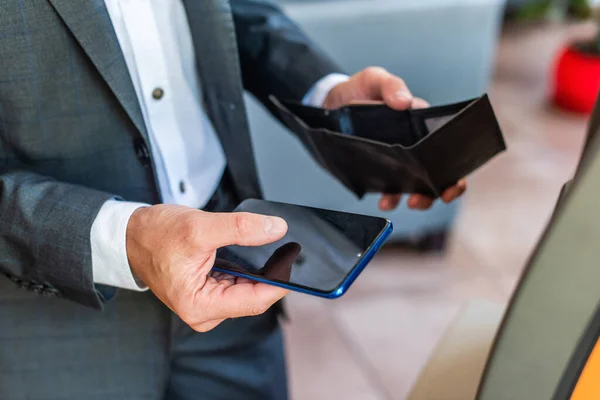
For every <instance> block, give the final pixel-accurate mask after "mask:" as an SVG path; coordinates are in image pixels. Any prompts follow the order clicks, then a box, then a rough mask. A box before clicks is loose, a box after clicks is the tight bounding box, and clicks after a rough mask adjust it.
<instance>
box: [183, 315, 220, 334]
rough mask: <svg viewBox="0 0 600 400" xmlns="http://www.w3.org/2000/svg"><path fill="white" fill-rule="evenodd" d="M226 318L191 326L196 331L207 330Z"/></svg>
mask: <svg viewBox="0 0 600 400" xmlns="http://www.w3.org/2000/svg"><path fill="white" fill-rule="evenodd" d="M225 319H226V318H222V319H214V320H212V321H206V322H203V323H201V324H198V325H194V326H192V327H191V328H192V329H193V330H195V331H196V332H208V331H210V330H213V329H215V328H216V327H217V326H218V325H219V324H221V323H222V322H223V321H225Z"/></svg>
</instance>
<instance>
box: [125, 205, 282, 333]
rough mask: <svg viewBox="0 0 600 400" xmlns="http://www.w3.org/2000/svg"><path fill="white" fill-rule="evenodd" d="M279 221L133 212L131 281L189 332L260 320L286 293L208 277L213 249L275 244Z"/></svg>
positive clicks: (163, 209) (167, 209) (183, 210)
mask: <svg viewBox="0 0 600 400" xmlns="http://www.w3.org/2000/svg"><path fill="white" fill-rule="evenodd" d="M286 232H287V224H286V223H285V221H284V220H283V219H281V218H277V217H268V216H262V215H257V214H249V213H223V214H220V213H208V212H203V211H198V210H195V209H192V208H188V207H183V206H174V205H162V204H161V205H156V206H152V207H145V208H140V209H138V210H136V211H135V212H134V213H133V215H132V216H131V218H130V220H129V223H128V225H127V258H128V260H129V265H130V266H131V270H132V272H133V273H134V275H135V276H136V277H137V278H138V279H140V280H142V281H143V282H144V284H146V285H147V286H148V287H149V288H150V290H152V291H153V292H154V294H155V295H156V296H157V297H158V298H159V299H160V300H161V301H162V302H164V303H165V304H166V305H167V306H168V307H169V308H170V309H171V310H173V312H175V313H176V314H177V315H179V317H180V318H181V319H182V320H183V321H184V322H186V323H187V324H188V325H189V326H190V327H192V328H193V329H194V330H196V331H199V332H205V331H208V330H211V329H213V328H214V327H215V326H217V325H218V324H220V323H221V322H222V321H224V320H225V319H227V318H236V317H244V316H251V315H258V314H262V313H263V312H265V311H266V310H268V309H269V307H271V306H272V305H273V304H274V303H275V302H277V301H278V300H280V299H281V298H282V297H283V296H285V295H286V294H287V290H285V289H281V288H278V287H275V286H271V285H266V284H263V283H257V282H253V281H250V280H248V279H243V278H235V277H232V276H230V275H225V274H215V275H214V276H211V275H210V271H211V268H212V267H213V264H214V261H215V255H216V249H218V248H220V247H223V246H227V245H232V244H237V245H241V246H260V245H264V244H267V243H271V242H274V241H277V240H279V239H281V238H282V237H283V236H284V235H285V233H286Z"/></svg>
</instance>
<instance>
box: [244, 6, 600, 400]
mask: <svg viewBox="0 0 600 400" xmlns="http://www.w3.org/2000/svg"><path fill="white" fill-rule="evenodd" d="M281 4H282V5H283V7H284V8H285V10H286V11H287V13H288V14H289V15H290V16H291V17H292V18H293V19H295V20H296V21H297V22H298V23H299V24H300V25H301V26H302V27H303V28H304V29H305V30H306V31H307V32H308V33H309V34H310V35H311V36H312V37H313V38H314V40H315V41H316V42H317V43H319V44H320V45H321V46H322V47H323V48H324V49H325V50H327V51H328V52H329V54H331V55H332V56H333V57H334V58H336V59H337V61H338V62H339V63H340V64H341V65H342V66H343V67H344V68H346V70H347V72H349V73H354V72H357V71H359V70H361V69H362V68H364V67H367V66H369V65H380V66H383V67H385V68H387V69H388V70H389V71H391V72H394V73H396V74H398V75H399V76H401V77H402V78H404V79H405V80H406V82H407V83H408V85H409V87H410V88H411V90H412V92H413V94H415V95H416V96H419V97H423V98H425V99H427V100H429V101H430V102H431V103H432V104H434V105H438V104H444V103H451V102H458V101H462V100H465V99H468V98H472V97H477V96H480V95H482V94H483V93H489V95H490V98H491V101H492V105H493V107H494V109H495V112H496V115H497V117H498V119H499V122H500V125H501V127H502V130H503V133H504V135H505V138H506V140H507V146H508V151H507V152H505V153H504V154H502V155H500V156H498V157H497V158H495V159H494V160H493V161H492V162H490V163H488V164H487V165H485V166H484V167H483V168H481V169H480V170H478V171H477V172H476V173H475V174H473V175H472V176H471V177H470V179H469V190H468V193H467V194H466V195H465V196H464V198H463V199H462V200H461V201H458V202H455V203H453V204H452V205H444V204H441V203H440V204H436V205H435V206H434V207H433V209H432V210H430V211H427V212H420V211H409V210H407V208H406V206H404V205H403V206H401V207H400V209H399V210H397V211H395V212H393V213H381V212H380V211H378V210H377V197H375V196H372V197H367V198H366V199H364V200H362V201H358V200H356V198H355V197H354V196H353V195H352V194H350V193H349V192H348V191H346V190H345V189H344V188H343V187H342V186H341V185H340V184H339V183H337V182H336V181H335V180H333V179H332V178H331V177H330V176H328V175H327V174H326V173H325V172H323V171H322V170H321V169H320V168H319V167H317V166H316V164H314V163H313V162H312V161H311V159H310V157H309V156H308V155H307V153H306V152H305V151H304V150H303V148H302V147H301V145H300V144H299V143H298V142H297V141H296V140H295V139H294V138H293V136H292V135H291V134H289V133H288V132H286V131H285V130H284V129H283V128H282V127H281V126H280V125H278V123H277V122H274V121H273V120H272V118H270V117H269V116H268V115H267V114H266V112H265V111H264V110H263V109H262V108H261V107H260V106H258V105H257V104H256V103H254V102H253V100H252V99H250V98H248V99H247V101H248V107H249V111H250V120H251V125H252V130H253V135H254V140H255V142H256V146H255V148H256V152H257V153H258V154H257V155H258V157H257V159H258V162H259V171H260V174H261V179H262V181H263V184H264V186H265V192H266V196H267V198H268V199H270V200H276V201H284V202H291V203H296V204H304V205H309V206H317V207H325V208H334V209H341V210H346V211H351V212H358V213H364V214H376V215H384V216H386V217H387V218H390V219H391V220H392V221H393V223H394V227H395V233H394V236H393V238H392V240H391V241H390V243H389V244H388V245H387V246H386V248H384V250H383V251H382V252H381V253H380V254H379V255H378V256H377V257H376V258H375V259H374V261H373V262H372V263H371V264H370V265H369V266H368V267H367V269H366V270H365V272H364V273H363V274H362V275H361V277H360V278H359V279H358V280H357V282H356V283H355V284H354V286H353V288H352V289H351V290H350V291H349V292H348V294H347V295H345V296H344V297H342V298H341V299H339V300H335V301H328V300H318V299H316V298H312V297H310V296H305V295H296V294H292V295H290V297H289V301H288V303H289V311H290V319H291V320H290V322H289V323H288V324H287V325H286V331H287V342H288V352H289V356H290V357H289V373H290V379H291V389H292V398H293V399H295V400H305V399H306V400H309V399H310V400H313V399H326V398H330V397H332V396H335V397H336V398H342V399H347V400H352V399H360V400H392V399H394V400H397V399H398V400H399V399H405V398H406V397H407V395H408V393H409V391H410V389H411V386H412V385H413V383H414V381H415V379H416V378H417V376H418V374H419V371H420V369H421V368H422V367H423V366H424V364H425V362H426V361H427V359H428V357H429V355H430V354H431V352H432V351H433V349H434V347H435V345H436V343H437V342H438V340H439V339H440V337H441V335H442V334H443V332H444V330H445V329H446V328H447V327H448V325H449V324H450V322H451V321H452V319H453V318H454V317H455V315H456V314H457V313H458V312H459V310H460V309H461V307H462V305H463V304H464V303H465V302H466V301H468V300H469V299H472V298H484V299H489V300H492V301H495V302H500V303H506V302H507V301H508V299H509V297H510V295H511V292H512V290H513V288H514V286H515V283H516V282H517V280H518V278H519V275H520V273H521V270H522V268H523V266H524V263H525V262H526V259H527V257H528V255H529V254H530V252H531V250H532V249H533V247H534V245H535V243H536V241H537V239H538V237H539V235H540V233H541V232H542V229H543V228H544V226H545V223H546V221H547V220H548V218H549V216H550V213H551V211H552V209H553V207H554V204H555V201H556V198H557V196H558V193H559V190H560V188H561V186H562V185H563V183H564V182H565V181H567V180H569V179H570V178H571V175H572V173H573V171H574V168H575V166H576V163H577V161H578V157H579V153H580V149H581V145H582V140H583V138H584V135H585V131H586V126H587V121H588V118H589V111H590V108H591V104H592V103H593V100H594V99H595V96H596V92H597V90H598V84H599V82H600V40H599V39H600V36H598V37H596V32H597V24H596V22H595V21H597V20H598V19H597V18H594V14H595V10H596V9H597V8H598V7H600V0H558V1H554V0H553V1H549V0H548V1H538V0H508V1H504V0H281ZM473 134H474V135H476V134H477V133H476V132H473ZM290 180H293V181H294V183H295V184H294V185H293V187H290V185H288V184H287V183H288V182H289V181H290ZM281 188H285V191H282V189H281ZM324 370H326V371H328V372H327V374H324V373H323V372H322V371H324Z"/></svg>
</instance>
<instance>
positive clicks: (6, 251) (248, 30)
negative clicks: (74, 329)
mask: <svg viewBox="0 0 600 400" xmlns="http://www.w3.org/2000/svg"><path fill="white" fill-rule="evenodd" d="M184 4H185V7H186V10H187V15H188V19H189V23H190V28H191V33H192V37H193V41H194V46H195V51H196V56H197V58H198V73H199V76H200V79H201V81H202V83H203V96H204V100H205V107H206V110H207V113H208V114H209V117H210V118H211V120H212V122H213V124H214V126H215V129H216V131H217V133H218V135H219V136H220V139H221V142H222V144H223V147H224V151H225V153H226V156H227V160H228V170H229V172H230V174H231V176H232V178H233V182H234V184H235V187H236V190H237V195H238V197H239V198H240V199H243V198H247V197H260V196H261V191H260V187H259V182H258V178H257V174H256V169H255V165H254V160H253V151H252V143H251V141H250V136H249V132H248V124H247V120H246V114H245V109H244V102H243V98H242V90H243V88H244V87H245V88H246V89H248V90H250V91H251V92H252V93H253V94H254V95H255V96H256V97H258V98H259V99H260V100H263V101H264V102H266V99H267V96H268V95H269V94H274V95H276V96H279V97H285V98H290V99H296V100H299V99H300V98H301V96H302V95H303V94H305V93H306V91H307V90H308V89H309V88H310V87H311V86H312V85H313V84H314V83H315V82H316V81H317V80H318V79H319V78H321V77H322V76H324V75H326V74H328V73H331V72H337V71H338V70H339V69H338V68H337V67H336V66H335V65H334V63H332V62H331V61H330V60H329V59H327V58H326V57H325V56H324V55H323V54H321V53H320V52H319V51H318V50H317V49H316V48H315V46H314V45H313V44H312V43H311V42H310V41H309V40H308V39H307V38H306V37H305V36H304V35H303V34H302V32H301V31H300V30H298V28H297V27H296V26H294V24H293V23H292V22H291V21H289V20H288V19H287V18H286V17H285V16H284V15H283V14H282V13H281V12H280V11H279V10H278V9H277V7H275V6H273V5H272V4H270V3H268V2H266V1H260V0H232V1H231V4H230V2H229V1H228V0H184ZM236 34H237V37H238V39H239V40H238V41H237V42H236ZM150 154H151V153H150V151H149V149H148V137H147V131H146V127H145V126H144V121H143V118H142V113H141V111H140V107H139V105H138V102H137V99H136V95H135V92H134V88H133V86H132V83H131V81H130V78H129V74H128V71H127V67H126V64H125V61H124V59H123V56H122V53H121V51H120V48H119V44H118V41H117V39H116V36H115V33H114V31H113V29H112V26H111V23H110V19H109V17H108V14H107V11H106V8H105V6H104V1H103V0H49V1H45V0H44V1H42V0H5V1H2V2H0V273H2V274H3V275H5V276H6V277H7V278H8V279H9V280H10V281H12V282H14V283H15V284H16V285H17V286H20V287H22V288H25V289H29V290H31V291H33V292H36V293H37V294H39V295H47V296H52V297H66V298H67V299H69V300H71V301H74V302H77V303H80V304H83V305H86V306H90V307H93V308H96V309H100V308H102V305H103V302H104V301H105V300H106V299H107V297H111V296H112V293H111V291H108V290H102V289H103V288H98V287H96V286H94V284H93V282H92V270H91V257H90V228H91V224H92V222H93V221H94V219H95V217H96V214H97V212H98V210H99V208H100V207H101V206H102V204H103V203H104V202H105V201H106V200H107V199H110V198H117V199H124V200H131V201H143V202H150V203H157V202H160V198H159V195H158V192H157V188H156V181H155V177H154V173H153V164H152V160H151V158H150ZM104 289H106V288H104ZM5 292H6V291H5ZM1 302H2V298H1V296H0V303H1Z"/></svg>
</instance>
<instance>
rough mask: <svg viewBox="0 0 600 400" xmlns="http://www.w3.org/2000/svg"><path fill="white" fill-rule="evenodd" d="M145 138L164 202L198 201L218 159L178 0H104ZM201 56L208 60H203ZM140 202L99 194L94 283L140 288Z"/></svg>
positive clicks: (210, 189) (314, 100) (321, 92)
mask: <svg viewBox="0 0 600 400" xmlns="http://www.w3.org/2000/svg"><path fill="white" fill-rule="evenodd" d="M105 4H106V8H107V10H108V14H109V16H110V19H111V21H112V24H113V27H114V30H115V33H116V35H117V39H118V41H119V44H120V46H121V50H122V52H123V56H124V58H125V62H126V64H127V68H128V70H129V75H130V77H131V80H132V82H133V86H134V88H135V91H136V95H137V98H138V100H139V103H140V107H141V110H142V114H143V116H144V122H145V124H146V129H147V131H148V136H149V139H150V147H151V151H152V157H153V160H154V167H155V170H156V175H157V180H158V186H159V187H158V189H159V190H160V193H161V196H162V198H163V202H164V203H168V204H180V205H185V206H189V207H194V208H202V207H203V206H204V205H206V203H207V202H208V201H209V200H210V198H211V197H212V195H213V193H214V191H215V189H216V187H217V185H218V184H219V182H220V180H221V176H222V174H223V171H224V169H225V165H226V160H225V155H224V153H223V149H222V147H221V144H220V142H219V140H218V137H217V135H216V133H215V130H214V128H213V126H212V124H211V122H210V120H209V119H208V117H207V115H206V113H205V112H204V110H203V109H202V101H201V98H202V96H201V85H200V82H199V80H198V76H197V73H196V67H195V63H196V61H195V54H194V47H193V43H192V38H191V34H190V29H189V25H188V22H187V17H186V14H185V9H184V7H183V4H182V2H181V0H105ZM204 62H210V60H206V61H204ZM347 79H348V77H347V76H346V75H341V74H331V75H328V76H326V77H324V78H323V79H321V80H320V81H318V82H317V83H316V84H315V85H314V86H313V88H312V89H311V90H310V91H309V92H308V93H307V95H306V96H305V98H304V99H303V102H304V103H305V104H307V105H312V106H320V105H322V103H323V101H324V100H325V97H326V96H327V93H328V92H329V90H330V89H331V88H333V87H334V86H335V85H337V84H338V83H340V82H343V81H345V80H347ZM145 205H146V204H141V203H132V202H123V201H116V200H110V201H107V202H106V203H105V204H104V205H103V206H102V208H101V209H100V212H99V213H98V216H97V217H96V219H95V221H94V223H93V225H92V229H91V245H92V269H93V277H94V282H95V283H100V284H105V285H109V286H115V287H120V288H124V289H131V290H146V289H147V288H145V287H143V286H140V284H138V282H137V281H136V280H135V278H134V276H133V275H132V273H131V269H130V267H129V263H128V261H127V252H126V246H125V233H126V229H127V223H128V222H129V218H130V217H131V214H132V213H133V212H134V211H135V210H136V209H138V208H139V207H143V206H145Z"/></svg>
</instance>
